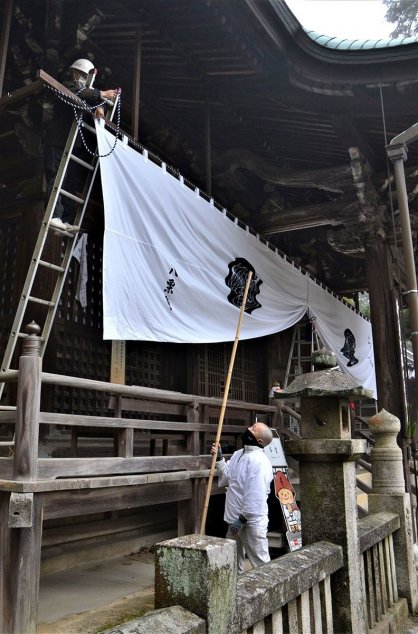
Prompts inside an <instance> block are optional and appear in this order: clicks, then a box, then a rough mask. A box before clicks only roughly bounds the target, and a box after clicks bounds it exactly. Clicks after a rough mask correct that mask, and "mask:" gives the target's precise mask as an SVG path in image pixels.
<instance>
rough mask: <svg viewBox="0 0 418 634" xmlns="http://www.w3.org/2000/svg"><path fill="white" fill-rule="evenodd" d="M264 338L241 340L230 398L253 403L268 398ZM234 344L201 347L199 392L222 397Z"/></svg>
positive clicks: (199, 352) (199, 354)
mask: <svg viewBox="0 0 418 634" xmlns="http://www.w3.org/2000/svg"><path fill="white" fill-rule="evenodd" d="M262 342H263V340H262V339H257V340H254V341H243V342H240V344H239V346H238V349H237V353H236V357H235V363H234V370H233V373H232V377H231V384H230V392H229V397H230V398H231V399H234V400H242V401H248V402H250V403H263V402H264V401H265V368H264V365H265V363H264V362H265V357H264V344H263V343H262ZM231 352H232V343H219V344H205V345H202V346H199V350H198V357H199V361H198V364H199V385H198V392H199V394H201V395H204V396H214V397H217V398H221V397H222V396H223V392H224V387H225V381H226V374H227V371H228V366H229V361H230V358H231Z"/></svg>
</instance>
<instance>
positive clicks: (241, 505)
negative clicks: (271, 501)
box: [216, 445, 273, 526]
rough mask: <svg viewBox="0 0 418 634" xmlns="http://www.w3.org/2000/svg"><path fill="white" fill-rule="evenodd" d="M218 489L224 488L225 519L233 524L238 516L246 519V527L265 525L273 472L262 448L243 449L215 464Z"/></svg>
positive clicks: (249, 447)
mask: <svg viewBox="0 0 418 634" xmlns="http://www.w3.org/2000/svg"><path fill="white" fill-rule="evenodd" d="M216 470H217V473H218V476H219V480H218V486H220V487H223V486H226V487H228V488H227V491H226V502H225V514H224V520H225V522H227V523H228V524H232V522H234V521H235V520H236V519H238V516H239V514H240V513H242V515H243V516H244V517H245V518H247V523H248V525H249V526H254V525H258V524H262V525H265V526H267V522H268V507H267V497H268V494H269V493H270V482H271V481H272V480H273V469H272V466H271V463H270V461H269V459H268V458H267V456H266V454H265V453H264V451H263V449H262V448H261V447H253V446H247V445H246V446H245V447H244V449H240V450H239V451H236V452H235V453H234V454H233V456H232V458H231V459H230V460H228V462H225V459H224V458H222V460H219V461H218V462H217V463H216Z"/></svg>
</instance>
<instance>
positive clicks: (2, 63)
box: [0, 0, 14, 97]
mask: <svg viewBox="0 0 418 634" xmlns="http://www.w3.org/2000/svg"><path fill="white" fill-rule="evenodd" d="M13 4H14V2H13V0H6V2H5V6H4V14H3V26H2V29H1V39H0V97H1V96H2V94H3V84H4V74H5V71H6V60H7V51H8V48H9V36H10V24H11V22H12V15H13Z"/></svg>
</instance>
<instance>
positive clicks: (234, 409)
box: [0, 371, 277, 479]
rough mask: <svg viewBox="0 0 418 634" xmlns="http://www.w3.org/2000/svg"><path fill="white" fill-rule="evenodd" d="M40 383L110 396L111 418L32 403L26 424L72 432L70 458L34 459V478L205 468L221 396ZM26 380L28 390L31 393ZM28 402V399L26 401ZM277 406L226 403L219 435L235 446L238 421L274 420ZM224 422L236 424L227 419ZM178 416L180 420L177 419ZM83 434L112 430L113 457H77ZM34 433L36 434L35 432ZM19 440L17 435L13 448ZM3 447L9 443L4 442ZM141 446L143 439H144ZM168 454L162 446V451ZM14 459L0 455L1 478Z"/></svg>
mask: <svg viewBox="0 0 418 634" xmlns="http://www.w3.org/2000/svg"><path fill="white" fill-rule="evenodd" d="M18 378H19V373H18V371H9V372H5V373H3V374H2V381H4V382H16V381H17V380H18ZM39 378H40V381H41V384H54V385H61V386H67V387H71V388H78V389H88V390H92V389H94V390H98V391H101V392H107V393H108V394H109V395H111V396H112V398H111V401H110V408H112V409H113V410H114V413H115V416H113V417H111V416H109V417H105V416H83V415H72V414H57V413H51V412H40V411H38V410H37V411H35V409H34V408H33V407H32V410H33V411H32V412H31V416H30V418H31V426H32V427H33V426H36V425H55V426H65V427H66V428H70V429H71V430H72V433H73V442H72V445H71V447H72V453H73V455H72V457H69V458H37V469H36V471H37V479H45V478H46V479H48V478H58V477H59V478H65V477H75V476H86V477H94V476H103V475H108V474H113V475H116V474H120V475H123V474H130V473H147V472H165V471H179V470H192V469H197V470H198V469H202V468H207V467H208V465H209V463H208V458H207V455H208V453H209V442H210V439H211V438H212V437H213V436H214V434H215V433H216V424H214V423H211V422H209V420H210V419H211V418H216V414H217V413H218V412H219V410H220V406H221V403H222V401H221V399H217V398H209V397H203V396H198V395H193V394H183V393H181V392H170V391H166V390H158V389H154V388H147V387H141V386H125V385H117V384H112V383H105V382H101V381H94V380H89V379H82V378H77V377H70V376H62V375H57V374H49V373H45V372H42V373H40V377H39ZM32 380H33V377H31V378H30V380H29V383H28V384H27V389H29V391H31V381H32ZM29 402H33V399H29ZM123 411H130V412H132V411H135V412H137V413H138V414H140V413H145V414H148V415H149V414H153V415H154V416H155V415H158V414H164V415H165V417H169V416H170V415H171V417H172V418H175V419H177V420H148V419H144V418H140V417H139V418H124V417H123V416H122V413H123ZM276 414H277V408H276V407H275V406H271V405H264V404H255V403H245V402H242V401H229V402H228V410H227V418H226V424H225V425H224V428H223V438H224V439H226V441H227V442H230V443H231V446H232V449H235V447H236V440H237V438H238V436H239V435H240V434H241V433H242V429H243V425H245V424H251V423H252V422H253V421H254V418H255V417H256V416H260V415H261V416H263V417H266V418H267V419H268V420H269V421H270V422H271V423H272V424H274V417H275V415H276ZM21 415H22V412H21V411H20V409H19V408H17V409H13V408H8V409H6V410H5V409H3V410H1V411H0V424H3V425H4V424H7V425H11V426H15V425H16V422H17V421H18V419H19V417H20V416H21ZM228 416H229V420H232V421H234V420H235V421H237V422H238V423H239V424H231V423H228ZM179 419H180V420H179ZM84 430H86V432H87V431H88V435H89V436H90V437H91V436H93V437H94V436H95V435H97V437H100V436H103V434H104V433H105V432H108V435H112V434H114V435H115V437H116V447H117V449H116V452H115V453H116V455H114V456H113V457H102V458H94V457H88V458H80V457H77V453H76V451H77V442H74V437H75V438H78V437H79V436H83V434H84ZM135 430H137V431H141V432H143V433H142V434H141V438H142V440H144V441H146V443H145V444H148V447H147V446H143V447H142V448H140V451H141V453H142V454H144V455H134V449H135V446H134V431H135ZM36 437H38V433H36ZM170 437H171V438H174V439H176V440H177V441H178V443H177V444H178V445H179V446H178V447H176V448H175V449H174V450H172V451H174V453H175V454H177V455H162V456H153V455H152V453H153V450H154V449H155V441H156V439H157V440H158V439H162V440H163V441H168V439H169V438H170ZM22 442H24V439H22V438H20V437H19V435H18V434H17V435H16V439H15V443H16V447H17V446H18V445H20V444H21V443H22ZM7 444H8V445H9V444H10V443H7ZM143 444H144V443H143ZM164 451H165V453H167V445H165V450H163V453H164ZM204 456H206V457H204ZM15 459H16V453H15V457H14V458H8V457H6V458H0V477H1V478H3V479H12V476H13V463H14V461H15Z"/></svg>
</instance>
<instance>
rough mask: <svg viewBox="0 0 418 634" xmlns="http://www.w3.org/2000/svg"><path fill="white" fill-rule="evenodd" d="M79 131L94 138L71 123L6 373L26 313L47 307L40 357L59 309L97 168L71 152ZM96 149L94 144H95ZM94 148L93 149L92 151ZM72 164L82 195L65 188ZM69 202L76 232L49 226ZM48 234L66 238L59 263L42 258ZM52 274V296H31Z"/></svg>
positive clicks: (94, 159)
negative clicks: (78, 170)
mask: <svg viewBox="0 0 418 634" xmlns="http://www.w3.org/2000/svg"><path fill="white" fill-rule="evenodd" d="M94 77H95V73H92V74H91V75H90V76H89V79H88V82H87V87H88V88H90V87H91V86H92V85H93V81H94ZM118 100H119V95H118V96H117V97H116V99H115V102H114V103H112V102H108V103H109V104H110V105H111V108H110V110H109V115H108V117H107V121H112V119H113V116H114V114H115V112H116V109H117V105H118ZM82 129H85V130H88V131H89V132H91V133H93V134H94V135H96V129H95V127H93V126H90V125H88V124H87V123H85V122H80V123H79V122H78V121H77V120H74V122H73V124H72V126H71V130H70V133H69V135H68V139H67V142H66V145H65V148H64V151H63V155H62V158H61V162H60V165H59V167H58V171H57V174H56V177H55V181H54V184H53V187H52V191H51V195H50V197H49V200H48V204H47V206H46V209H45V214H44V217H43V219H42V222H41V228H40V231H39V235H38V238H37V241H36V244H35V248H34V251H33V254H32V257H31V261H30V265H29V269H28V272H27V274H26V279H25V282H24V285H23V290H22V293H21V295H20V299H19V304H18V308H17V311H16V314H15V317H14V321H13V325H12V329H11V332H10V335H9V338H8V341H7V345H6V349H5V352H4V356H3V360H2V362H1V369H0V372H7V371H8V370H9V369H10V366H11V363H12V359H13V355H14V352H15V349H16V345H17V342H18V340H19V339H20V338H22V337H26V333H24V332H22V324H23V322H24V321H26V320H29V319H30V318H29V317H28V315H27V313H28V311H29V310H30V307H31V306H32V305H33V304H41V305H44V306H46V307H47V310H46V317H45V320H44V323H43V325H41V347H40V356H41V357H42V356H43V354H44V352H45V348H46V345H47V343H48V339H49V335H50V333H51V329H52V325H53V322H54V318H55V314H56V311H57V308H58V303H59V299H60V297H61V293H62V289H63V287H64V282H65V278H66V275H67V272H68V269H69V266H70V262H71V257H72V253H73V250H74V247H75V245H76V242H77V236H78V231H79V230H80V227H81V224H82V221H83V218H84V213H85V211H86V208H87V204H88V201H89V198H90V194H91V190H92V187H93V183H94V179H95V177H96V174H97V171H98V167H99V157H98V153H97V151H96V152H95V153H94V154H92V156H91V160H90V161H85V160H83V159H82V158H80V157H79V156H77V154H76V153H75V152H74V146H75V143H76V140H77V138H78V137H79V135H81V134H82ZM96 147H97V145H96ZM95 149H96V148H95ZM71 163H77V164H78V165H79V166H81V167H82V168H83V170H84V172H85V174H86V178H85V181H84V188H83V192H82V194H81V195H77V194H76V193H75V192H69V191H67V190H66V189H64V187H63V184H64V179H65V176H66V174H67V170H68V168H69V166H70V164H71ZM59 196H63V197H64V198H67V199H70V200H72V201H73V202H75V203H76V205H77V208H76V209H77V211H76V215H75V220H74V226H75V232H74V233H70V232H69V231H64V230H57V228H55V227H53V226H51V220H52V217H53V214H54V211H55V208H56V206H57V202H58V197H59ZM50 232H54V233H56V234H57V233H58V234H59V235H61V236H62V237H64V238H65V239H66V245H65V250H64V252H63V254H62V256H61V261H60V262H59V264H54V263H52V262H48V261H47V260H44V259H43V258H42V255H43V251H44V247H45V244H46V241H47V237H48V235H50ZM45 269H47V270H49V271H53V272H54V273H55V275H56V279H55V283H54V284H55V285H54V289H53V291H52V295H51V296H50V297H49V298H48V299H45V298H41V297H35V296H34V295H33V294H32V289H33V287H34V284H35V282H36V281H37V280H38V279H39V278H40V277H41V276H42V272H43V270H45ZM0 381H1V373H0ZM3 389H4V383H0V398H1V396H2V394H3Z"/></svg>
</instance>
